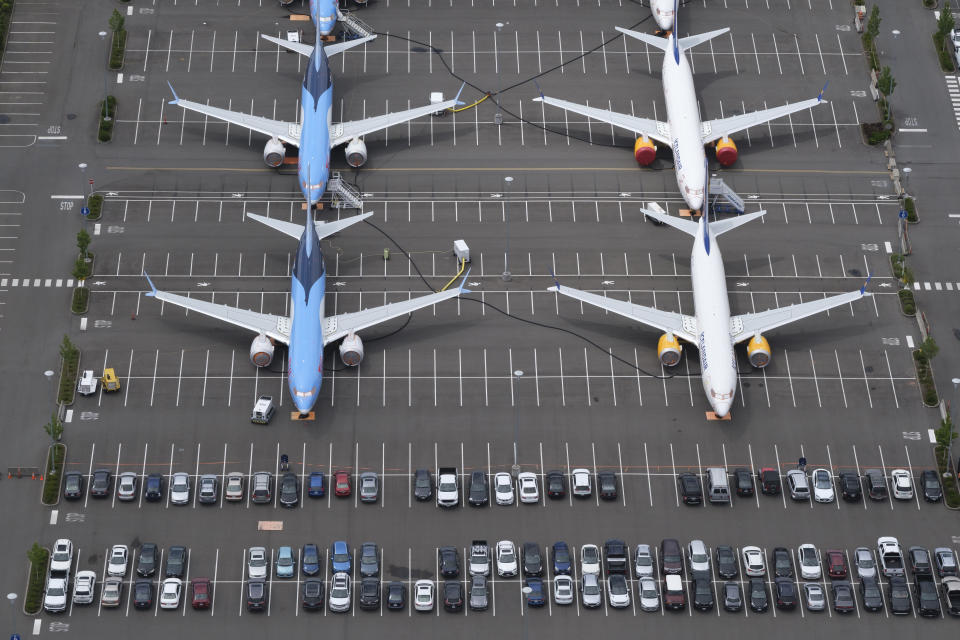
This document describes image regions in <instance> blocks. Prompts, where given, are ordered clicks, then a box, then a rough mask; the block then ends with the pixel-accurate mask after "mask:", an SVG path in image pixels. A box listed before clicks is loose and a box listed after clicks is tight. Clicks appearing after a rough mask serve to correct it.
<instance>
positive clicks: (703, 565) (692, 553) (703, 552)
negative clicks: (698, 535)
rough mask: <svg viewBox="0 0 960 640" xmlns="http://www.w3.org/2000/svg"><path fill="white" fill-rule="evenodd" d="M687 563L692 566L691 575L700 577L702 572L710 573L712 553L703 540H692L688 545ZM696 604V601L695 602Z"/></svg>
mask: <svg viewBox="0 0 960 640" xmlns="http://www.w3.org/2000/svg"><path fill="white" fill-rule="evenodd" d="M687 563H688V564H689V566H690V575H691V576H692V577H695V578H696V577H699V576H700V574H707V573H710V553H709V552H708V551H707V545H706V544H704V542H703V540H691V541H690V544H688V545H687ZM694 604H696V603H694Z"/></svg>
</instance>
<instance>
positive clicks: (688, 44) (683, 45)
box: [677, 27, 730, 51]
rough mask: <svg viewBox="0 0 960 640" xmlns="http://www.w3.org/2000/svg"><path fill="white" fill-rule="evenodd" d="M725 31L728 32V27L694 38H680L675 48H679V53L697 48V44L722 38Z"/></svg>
mask: <svg viewBox="0 0 960 640" xmlns="http://www.w3.org/2000/svg"><path fill="white" fill-rule="evenodd" d="M727 31H730V27H724V28H723V29H717V30H716V31H708V32H707V33H700V34H697V35H695V36H687V37H686V38H680V40H679V41H678V42H677V46H679V47H680V51H686V50H687V49H690V48H692V47H695V46H697V45H698V44H703V43H704V42H707V41H708V40H713V39H714V38H716V37H717V36H722V35H723V34H725V33H726V32H727Z"/></svg>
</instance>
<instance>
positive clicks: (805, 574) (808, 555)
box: [797, 543, 821, 580]
mask: <svg viewBox="0 0 960 640" xmlns="http://www.w3.org/2000/svg"><path fill="white" fill-rule="evenodd" d="M797 562H798V564H799V565H800V577H801V578H803V579H804V580H819V579H820V574H821V571H820V552H819V551H817V548H816V547H815V546H813V545H812V544H809V543H807V544H802V545H800V546H799V547H797Z"/></svg>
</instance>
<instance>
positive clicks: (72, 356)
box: [57, 336, 80, 404]
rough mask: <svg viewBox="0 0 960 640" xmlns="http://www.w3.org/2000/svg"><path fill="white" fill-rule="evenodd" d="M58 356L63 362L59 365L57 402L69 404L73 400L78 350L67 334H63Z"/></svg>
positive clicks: (78, 362) (78, 358)
mask: <svg viewBox="0 0 960 640" xmlns="http://www.w3.org/2000/svg"><path fill="white" fill-rule="evenodd" d="M60 357H61V358H62V359H63V363H62V364H61V366H60V387H59V390H58V391H57V402H58V403H59V404H70V403H71V402H73V394H74V389H75V388H76V384H77V373H78V369H79V367H80V350H79V349H77V348H76V347H75V346H74V345H73V343H72V342H70V338H68V337H67V336H63V342H62V343H61V344H60Z"/></svg>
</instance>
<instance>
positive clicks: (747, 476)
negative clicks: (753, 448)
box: [733, 467, 753, 498]
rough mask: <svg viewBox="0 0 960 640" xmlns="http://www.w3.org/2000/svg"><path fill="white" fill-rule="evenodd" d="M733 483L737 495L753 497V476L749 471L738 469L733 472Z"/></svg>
mask: <svg viewBox="0 0 960 640" xmlns="http://www.w3.org/2000/svg"><path fill="white" fill-rule="evenodd" d="M733 481H734V483H735V484H736V487H737V495H738V496H740V497H742V498H749V497H751V496H752V495H753V475H752V474H751V473H750V470H749V469H744V468H743V467H738V468H736V469H734V470H733Z"/></svg>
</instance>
